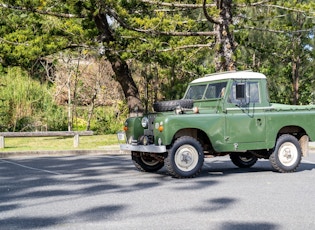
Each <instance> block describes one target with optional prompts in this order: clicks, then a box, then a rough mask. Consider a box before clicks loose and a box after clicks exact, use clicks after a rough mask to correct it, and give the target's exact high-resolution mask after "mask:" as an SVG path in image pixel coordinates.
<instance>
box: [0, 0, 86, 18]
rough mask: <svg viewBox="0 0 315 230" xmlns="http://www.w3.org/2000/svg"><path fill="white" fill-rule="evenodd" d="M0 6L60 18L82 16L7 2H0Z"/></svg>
mask: <svg viewBox="0 0 315 230" xmlns="http://www.w3.org/2000/svg"><path fill="white" fill-rule="evenodd" d="M0 8H5V9H12V10H18V11H22V12H34V13H37V14H42V15H50V16H55V17H60V18H84V17H83V16H78V15H75V14H63V13H56V12H51V11H45V10H38V9H30V8H26V7H21V6H12V5H8V4H4V3H0Z"/></svg>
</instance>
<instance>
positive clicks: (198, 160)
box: [164, 136, 204, 178]
mask: <svg viewBox="0 0 315 230" xmlns="http://www.w3.org/2000/svg"><path fill="white" fill-rule="evenodd" d="M164 162H165V166H166V169H167V171H168V173H169V174H170V175H172V176H173V177H176V178H192V177H196V176H197V175H198V174H199V173H200V172H201V168H202V165H203V162H204V153H203V149H202V146H201V144H200V143H199V142H198V141H197V140H196V139H194V138H193V137H189V136H183V137H180V138H178V139H177V140H176V141H175V142H174V144H173V146H172V147H171V148H170V150H169V151H168V154H167V157H166V158H165V161H164Z"/></svg>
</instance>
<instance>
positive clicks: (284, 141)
mask: <svg viewBox="0 0 315 230" xmlns="http://www.w3.org/2000/svg"><path fill="white" fill-rule="evenodd" d="M301 159H302V150H301V146H300V144H299V141H298V140H297V139H296V138H295V137H294V136H292V135H289V134H284V135H282V136H280V137H279V138H278V140H277V142H276V147H275V149H274V151H273V153H272V154H271V155H270V157H269V160H270V163H271V165H272V167H273V168H274V169H275V170H276V171H278V172H281V173H289V172H295V171H296V169H297V168H298V167H299V165H300V163H301Z"/></svg>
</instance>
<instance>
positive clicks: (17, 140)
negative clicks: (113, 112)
mask: <svg viewBox="0 0 315 230" xmlns="http://www.w3.org/2000/svg"><path fill="white" fill-rule="evenodd" d="M73 140H74V138H73V137H5V148H4V149H0V152H8V151H10V152H11V151H12V152H14V151H36V150H80V149H84V150H88V149H91V150H101V149H110V148H117V147H116V146H115V145H117V144H118V140H117V136H116V135H115V134H112V135H93V136H80V142H79V147H77V148H75V147H73Z"/></svg>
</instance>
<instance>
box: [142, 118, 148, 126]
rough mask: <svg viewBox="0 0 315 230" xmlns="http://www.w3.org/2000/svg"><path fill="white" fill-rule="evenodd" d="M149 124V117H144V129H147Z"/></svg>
mask: <svg viewBox="0 0 315 230" xmlns="http://www.w3.org/2000/svg"><path fill="white" fill-rule="evenodd" d="M148 124H149V119H148V118H147V117H143V118H142V120H141V125H142V127H143V128H147V127H148Z"/></svg>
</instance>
